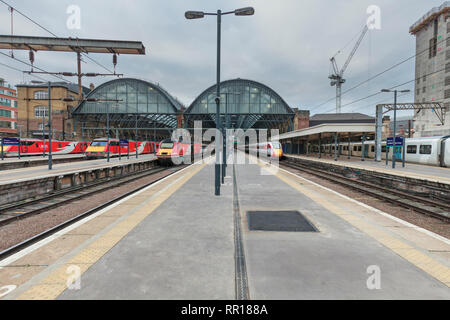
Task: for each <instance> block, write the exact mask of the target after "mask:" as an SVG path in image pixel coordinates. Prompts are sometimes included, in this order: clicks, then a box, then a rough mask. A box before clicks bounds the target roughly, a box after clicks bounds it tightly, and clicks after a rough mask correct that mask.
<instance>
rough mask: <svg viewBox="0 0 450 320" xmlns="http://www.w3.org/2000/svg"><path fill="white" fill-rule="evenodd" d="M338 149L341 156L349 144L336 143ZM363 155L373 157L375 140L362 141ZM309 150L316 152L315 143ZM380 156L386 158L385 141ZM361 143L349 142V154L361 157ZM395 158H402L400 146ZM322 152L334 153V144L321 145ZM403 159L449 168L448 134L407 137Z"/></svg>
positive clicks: (390, 157)
mask: <svg viewBox="0 0 450 320" xmlns="http://www.w3.org/2000/svg"><path fill="white" fill-rule="evenodd" d="M338 148H339V149H338V151H340V154H341V156H347V155H348V148H349V144H348V143H346V142H340V143H338ZM364 149H365V153H364V157H365V158H369V159H370V158H372V159H373V158H375V142H374V141H366V142H364ZM310 151H312V152H318V151H319V148H318V146H317V145H314V146H310ZM381 151H382V152H381V158H382V159H383V160H386V141H383V142H382V144H381ZM362 152H363V150H362V143H361V142H351V143H350V154H351V156H354V157H362ZM395 152H396V159H397V160H398V161H401V160H402V158H403V154H402V150H401V148H400V147H396V148H395ZM322 153H325V154H326V153H331V154H334V144H324V145H322ZM392 154H393V152H392V148H389V155H388V158H389V159H390V160H392ZM405 161H406V162H411V163H419V164H427V165H432V166H440V167H448V168H450V136H441V137H430V138H407V139H406V150H405Z"/></svg>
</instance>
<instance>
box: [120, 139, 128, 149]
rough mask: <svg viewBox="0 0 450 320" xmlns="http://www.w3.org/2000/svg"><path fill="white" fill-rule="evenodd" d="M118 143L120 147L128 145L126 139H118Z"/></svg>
mask: <svg viewBox="0 0 450 320" xmlns="http://www.w3.org/2000/svg"><path fill="white" fill-rule="evenodd" d="M119 144H120V146H121V147H128V140H120V142H119Z"/></svg>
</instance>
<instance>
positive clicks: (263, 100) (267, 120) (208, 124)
mask: <svg viewBox="0 0 450 320" xmlns="http://www.w3.org/2000/svg"><path fill="white" fill-rule="evenodd" d="M216 91H217V89H216V85H213V86H211V87H209V88H208V89H206V90H205V91H203V92H202V93H201V94H200V95H199V96H198V97H197V98H196V99H195V100H194V102H192V104H191V105H190V106H189V108H188V109H187V110H186V111H185V113H184V115H185V125H186V126H187V127H190V128H192V127H193V126H194V124H193V122H194V121H195V120H201V121H202V122H203V127H204V128H215V127H216V107H217V106H216V101H215V99H216V96H217V95H216ZM220 91H221V97H220V99H221V100H220V101H221V103H220V112H221V114H222V117H221V120H222V123H225V113H227V115H228V122H229V127H230V128H236V129H237V128H242V129H244V130H245V129H248V128H264V129H271V128H278V127H279V126H280V124H283V123H287V122H292V119H293V118H294V111H292V109H291V108H290V107H289V105H288V104H287V103H286V102H285V101H284V100H283V98H281V96H280V95H279V94H277V93H276V92H275V91H274V90H272V89H271V88H269V87H268V86H266V85H264V84H262V83H259V82H256V81H253V80H246V79H239V78H238V79H233V80H227V81H223V82H221V84H220Z"/></svg>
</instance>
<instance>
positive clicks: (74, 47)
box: [0, 35, 145, 55]
mask: <svg viewBox="0 0 450 320" xmlns="http://www.w3.org/2000/svg"><path fill="white" fill-rule="evenodd" d="M0 49H10V50H33V51H61V52H84V53H117V54H139V55H145V47H144V45H143V44H142V42H140V41H121V40H96V39H78V38H56V37H29V36H9V35H0Z"/></svg>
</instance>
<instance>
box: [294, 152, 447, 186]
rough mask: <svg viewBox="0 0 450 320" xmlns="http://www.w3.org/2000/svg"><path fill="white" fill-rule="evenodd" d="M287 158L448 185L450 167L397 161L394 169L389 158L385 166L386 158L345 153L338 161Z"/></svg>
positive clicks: (296, 156)
mask: <svg viewBox="0 0 450 320" xmlns="http://www.w3.org/2000/svg"><path fill="white" fill-rule="evenodd" d="M286 157H287V158H296V159H300V160H308V161H314V162H317V163H323V164H329V165H336V166H341V167H348V168H354V169H364V170H370V171H374V172H379V173H384V174H390V175H395V176H400V177H407V178H412V179H418V180H428V181H434V182H439V183H442V184H449V185H450V168H443V167H437V166H436V167H435V166H429V165H422V164H415V163H406V164H405V167H404V168H403V167H402V162H401V161H397V162H396V164H395V169H393V168H392V162H391V160H389V162H388V165H387V166H386V160H383V161H381V162H376V161H374V160H373V159H366V160H365V161H361V158H360V157H351V158H350V159H348V157H347V156H346V155H341V156H340V158H339V159H338V161H334V154H333V156H327V155H323V154H322V158H321V159H318V157H317V155H309V156H306V155H292V154H286Z"/></svg>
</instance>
